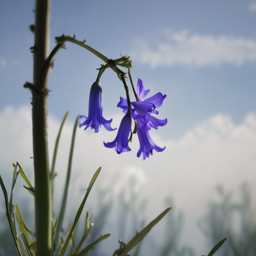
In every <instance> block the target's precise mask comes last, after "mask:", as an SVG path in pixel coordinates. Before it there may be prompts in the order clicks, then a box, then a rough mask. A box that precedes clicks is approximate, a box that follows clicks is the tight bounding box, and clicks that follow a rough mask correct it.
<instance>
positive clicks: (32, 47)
mask: <svg viewBox="0 0 256 256" xmlns="http://www.w3.org/2000/svg"><path fill="white" fill-rule="evenodd" d="M29 49H30V52H31V53H34V52H35V51H36V46H35V45H34V46H31V47H30V48H29Z"/></svg>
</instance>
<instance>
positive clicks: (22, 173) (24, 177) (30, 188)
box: [17, 162, 35, 196]
mask: <svg viewBox="0 0 256 256" xmlns="http://www.w3.org/2000/svg"><path fill="white" fill-rule="evenodd" d="M17 165H18V166H19V168H20V169H19V172H20V176H21V177H22V178H23V180H24V181H25V182H26V183H27V185H28V186H29V188H27V187H25V186H24V187H25V188H26V189H27V190H28V191H29V193H30V194H32V195H33V196H34V191H35V189H34V187H33V186H32V184H31V182H30V181H29V179H28V177H27V176H26V174H25V172H24V170H23V169H22V168H21V166H20V164H19V163H18V162H17Z"/></svg>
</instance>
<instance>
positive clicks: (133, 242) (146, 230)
mask: <svg viewBox="0 0 256 256" xmlns="http://www.w3.org/2000/svg"><path fill="white" fill-rule="evenodd" d="M170 210H171V207H170V208H167V209H166V210H164V211H163V212H162V213H161V214H160V215H158V217H156V218H155V219H154V220H153V221H151V222H150V223H149V224H148V225H147V226H146V227H145V228H144V229H143V230H141V232H139V233H138V234H136V235H135V236H134V237H133V238H132V240H131V241H130V242H129V243H128V244H127V245H126V246H125V247H124V248H123V250H122V252H121V254H120V256H126V255H127V253H128V252H129V251H130V250H131V249H132V248H133V247H134V246H135V245H136V244H138V243H139V242H140V241H141V240H142V239H143V238H144V237H145V236H146V235H147V234H148V233H149V231H150V230H151V229H152V228H153V227H154V226H155V225H156V224H157V223H158V222H159V221H160V220H161V219H162V218H163V217H164V216H165V214H166V213H167V212H169V211H170Z"/></svg>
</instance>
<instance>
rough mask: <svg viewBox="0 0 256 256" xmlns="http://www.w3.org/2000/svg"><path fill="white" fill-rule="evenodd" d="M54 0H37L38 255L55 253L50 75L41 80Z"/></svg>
mask: <svg viewBox="0 0 256 256" xmlns="http://www.w3.org/2000/svg"><path fill="white" fill-rule="evenodd" d="M49 27H50V0H36V23H35V45H34V75H33V80H34V82H33V83H34V85H35V86H36V88H37V90H38V91H39V92H37V93H36V92H34V93H33V101H32V104H33V108H32V125H33V152H34V177H35V214H36V216H35V221H36V256H51V255H52V210H51V196H50V186H49V154H48V138H47V125H48V124H47V114H48V113H47V112H48V111H47V95H48V91H49V90H48V77H47V76H46V77H45V78H44V79H40V75H41V71H42V68H43V66H44V64H45V61H46V59H47V57H48V54H49V34H50V29H49Z"/></svg>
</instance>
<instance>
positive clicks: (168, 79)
mask: <svg viewBox="0 0 256 256" xmlns="http://www.w3.org/2000/svg"><path fill="white" fill-rule="evenodd" d="M0 4H1V8H0V36H1V39H0V121H1V128H0V129H1V130H0V136H1V145H0V153H1V156H0V163H1V165H2V168H3V170H4V171H3V174H4V176H5V177H6V179H8V178H7V177H8V175H9V172H8V171H7V170H8V168H9V166H10V163H11V162H14V161H19V162H20V163H23V166H25V167H26V168H27V170H28V172H31V173H32V168H31V160H30V159H29V157H30V156H31V155H32V145H31V144H32V143H31V121H30V110H29V109H30V104H29V103H30V98H31V95H30V92H29V91H28V90H25V89H23V87H22V86H23V84H24V83H25V82H26V81H30V82H31V81H32V61H33V56H32V53H30V50H29V48H30V47H31V46H32V45H33V34H32V33H31V32H30V31H29V29H28V27H29V25H30V24H33V22H34V13H33V11H32V10H33V8H34V1H15V2H14V1H1V2H0ZM51 14H52V16H51V49H52V48H53V47H54V45H55V42H54V37H55V36H60V35H61V34H63V33H64V34H68V35H70V36H72V35H73V34H76V37H77V39H79V40H83V39H86V40H87V42H86V43H87V44H88V45H89V46H92V47H94V48H95V49H97V50H98V51H100V52H102V53H103V54H104V55H106V56H107V57H109V58H112V59H115V58H119V56H120V54H123V55H126V54H127V55H130V56H131V59H132V60H133V62H134V64H133V68H132V70H131V71H132V76H133V79H134V82H135V83H136V82H137V79H138V78H141V79H142V80H143V83H144V86H145V88H146V89H150V90H151V94H150V95H153V94H155V93H157V92H159V91H160V92H162V93H163V94H167V98H166V99H165V101H164V104H163V105H162V107H161V109H160V118H167V119H168V124H167V125H166V126H165V127H162V128H160V129H159V130H158V131H155V132H153V138H154V141H155V142H156V143H157V144H158V145H159V146H161V147H162V146H164V145H166V146H167V148H166V150H165V151H164V152H163V153H154V156H153V157H151V158H150V159H147V160H146V161H144V162H143V161H142V159H137V158H136V152H137V150H138V142H136V140H134V142H133V145H132V152H130V153H127V154H122V155H117V154H116V153H115V152H114V150H113V151H111V150H109V149H105V148H104V147H102V141H111V140H113V139H114V137H115V134H113V133H112V134H109V133H106V132H105V131H104V128H101V130H100V133H99V134H97V135H94V134H93V132H92V131H87V132H83V131H81V130H79V132H78V135H77V136H78V142H77V145H76V147H77V150H76V151H75V154H77V155H76V156H75V157H76V159H75V160H74V170H75V172H77V173H79V174H81V175H84V176H82V177H85V174H83V172H82V169H83V167H84V166H87V167H88V168H89V169H90V171H89V173H88V174H87V175H89V176H91V175H92V173H93V170H96V168H97V167H98V165H99V164H100V165H103V167H104V170H105V173H106V174H103V175H105V176H103V177H105V179H106V180H107V179H108V178H109V179H110V180H111V177H115V176H116V175H117V174H118V175H120V176H121V177H126V175H128V176H129V175H135V176H136V177H137V179H138V181H139V184H140V185H141V187H142V188H143V191H144V192H143V193H144V196H146V197H150V198H151V201H152V202H151V205H150V206H149V210H150V211H149V212H148V215H149V218H151V217H152V218H153V217H154V216H155V215H156V214H157V213H158V212H160V211H156V210H155V209H161V207H162V206H163V204H162V201H161V200H159V198H164V197H165V196H167V195H170V194H171V195H174V199H175V201H176V202H177V207H178V208H179V207H180V208H181V209H183V210H184V211H185V213H189V216H190V219H189V221H187V222H186V223H185V226H184V230H185V231H186V232H185V231H184V232H185V234H184V236H183V241H190V242H191V244H194V245H196V246H197V248H198V251H197V253H198V254H200V253H201V254H203V253H206V252H204V251H202V250H201V247H200V246H201V243H200V239H201V238H202V237H201V238H200V232H199V231H195V230H196V228H197V227H196V221H197V220H198V218H199V214H198V212H202V211H203V209H204V208H203V207H204V203H205V202H206V201H207V200H208V199H209V198H210V197H211V195H212V193H213V188H214V186H215V185H216V184H218V183H221V184H224V185H225V186H227V187H228V188H230V189H233V188H237V187H238V186H239V184H240V183H241V181H243V180H248V181H250V182H251V183H252V185H253V186H254V187H256V184H254V183H255V182H254V181H255V180H256V176H255V169H256V164H255V154H256V147H255V145H256V103H255V95H256V86H255V82H256V72H255V70H256V33H255V25H256V1H247V0H244V1H240V0H224V1H223V0H222V1H220V0H219V1H202V0H195V1H186V0H185V1H163V0H161V1H149V0H139V1H138V0H137V1H134V0H133V1H120V0H118V1H117V0H112V1H89V0H83V1H78V0H77V1H53V2H52V13H51ZM66 48H67V49H66V50H61V51H60V52H59V53H58V55H57V56H56V58H55V62H54V68H53V70H52V71H51V74H50V80H49V89H50V90H51V93H50V96H49V115H50V120H49V134H50V143H49V148H50V156H51V154H52V148H53V143H54V138H55V136H56V133H57V131H58V127H59V124H60V120H61V119H62V118H63V116H64V114H65V113H66V111H68V110H70V116H69V121H68V124H67V128H66V130H65V132H64V134H63V144H62V145H63V149H62V151H63V152H62V151H61V152H60V159H66V158H67V156H68V148H69V143H70V136H71V131H72V125H73V124H72V122H73V121H74V120H75V118H76V116H77V115H78V114H84V115H86V114H87V111H88V98H89V90H90V86H91V85H92V83H93V82H94V81H95V79H96V77H97V71H96V68H98V67H100V64H102V61H101V60H99V59H97V58H96V57H95V56H94V55H92V54H91V53H89V52H87V51H86V50H84V49H82V48H80V47H78V46H76V45H72V44H71V43H66ZM101 84H102V87H103V109H104V110H103V113H104V117H105V118H106V119H110V118H114V121H113V123H114V125H113V127H117V126H118V125H119V121H120V119H121V117H122V113H121V110H120V109H117V107H116V105H117V103H118V101H119V97H120V96H122V97H124V96H125V93H124V90H123V86H122V83H121V82H120V81H119V80H118V78H117V77H116V74H115V73H113V72H112V71H111V70H107V71H106V72H105V73H104V74H103V76H102V78H101ZM86 141H88V142H89V143H88V144H86ZM86 145H90V147H91V148H90V149H89V148H88V146H86ZM93 149H95V150H96V152H94V153H92V152H93ZM89 153H90V154H93V155H92V157H90V158H89V159H88V158H86V157H85V155H87V154H89ZM98 156H102V160H101V159H99V157H98ZM61 157H63V158H61ZM86 159H87V160H86ZM95 159H97V161H95ZM114 163H115V164H114ZM124 165H125V167H124ZM81 166H82V167H81ZM58 168H59V170H63V169H66V162H61V163H59V167H58ZM156 169H157V172H156ZM127 173H128V174H127ZM76 175H78V174H76ZM58 177H60V181H61V182H60V184H63V179H64V178H63V177H65V176H63V177H62V176H61V175H60V176H58ZM86 177H87V176H86ZM81 180H83V179H82V178H81ZM86 180H88V177H87V178H86ZM103 180H104V179H103ZM81 182H82V181H81ZM253 182H254V183H253ZM254 192H255V191H254ZM255 194H256V193H255ZM71 198H72V196H71ZM73 198H74V199H75V196H73ZM74 201H75V200H74ZM191 202H193V203H191ZM195 206H196V207H195ZM194 232H197V233H196V235H194V234H195V233H194ZM191 236H193V237H196V236H197V237H198V239H197V240H196V238H194V239H195V240H193V239H192V240H191Z"/></svg>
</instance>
